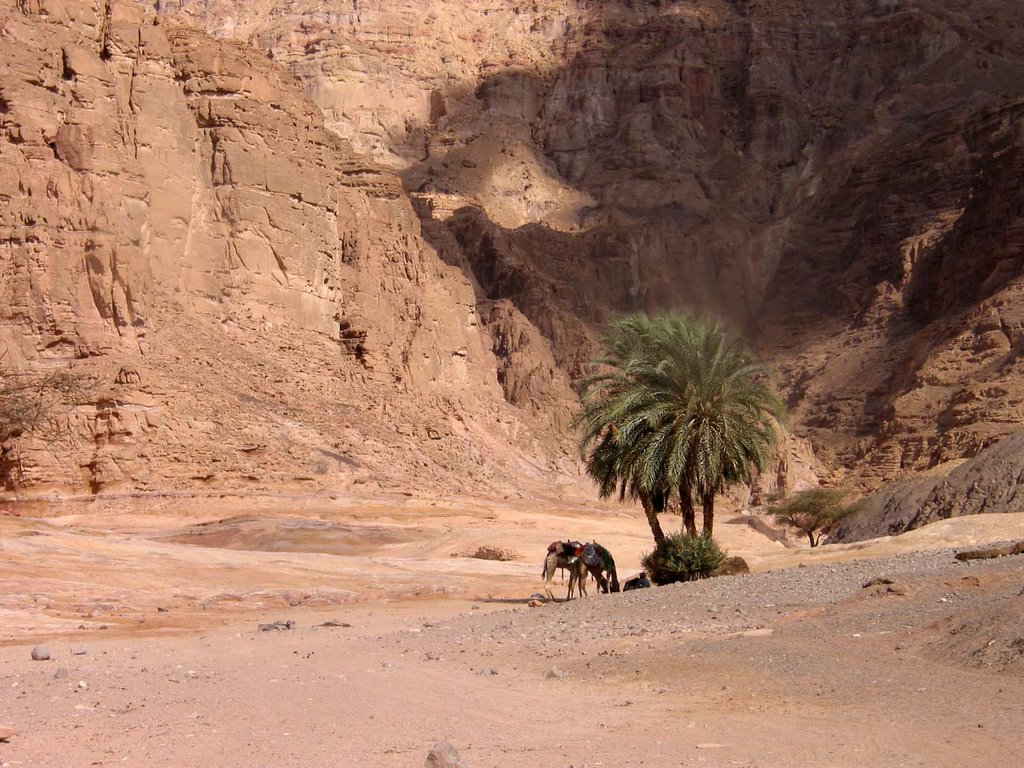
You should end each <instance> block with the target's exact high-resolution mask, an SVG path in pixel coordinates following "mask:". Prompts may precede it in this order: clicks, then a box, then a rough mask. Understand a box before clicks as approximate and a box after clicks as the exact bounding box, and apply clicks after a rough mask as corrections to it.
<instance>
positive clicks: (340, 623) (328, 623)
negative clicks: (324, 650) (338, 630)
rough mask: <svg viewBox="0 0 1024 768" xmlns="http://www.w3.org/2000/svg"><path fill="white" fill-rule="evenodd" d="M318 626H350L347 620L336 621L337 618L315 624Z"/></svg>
mask: <svg viewBox="0 0 1024 768" xmlns="http://www.w3.org/2000/svg"><path fill="white" fill-rule="evenodd" d="M317 626H318V627H351V626H352V625H351V624H349V623H348V622H347V621H338V620H337V619H329V620H327V621H325V622H324V623H323V624H317Z"/></svg>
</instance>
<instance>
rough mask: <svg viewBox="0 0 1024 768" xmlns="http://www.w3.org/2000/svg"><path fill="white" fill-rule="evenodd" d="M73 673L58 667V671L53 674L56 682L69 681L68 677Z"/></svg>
mask: <svg viewBox="0 0 1024 768" xmlns="http://www.w3.org/2000/svg"><path fill="white" fill-rule="evenodd" d="M70 674H71V671H70V670H69V669H68V668H67V667H57V671H56V672H54V673H53V679H54V680H67V678H68V675H70Z"/></svg>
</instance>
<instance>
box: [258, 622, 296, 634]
mask: <svg viewBox="0 0 1024 768" xmlns="http://www.w3.org/2000/svg"><path fill="white" fill-rule="evenodd" d="M282 629H295V622H294V621H292V620H291V619H288V620H287V621H275V622H274V623H273V624H260V632H273V631H276V630H282Z"/></svg>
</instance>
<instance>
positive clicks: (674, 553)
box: [643, 531, 726, 585]
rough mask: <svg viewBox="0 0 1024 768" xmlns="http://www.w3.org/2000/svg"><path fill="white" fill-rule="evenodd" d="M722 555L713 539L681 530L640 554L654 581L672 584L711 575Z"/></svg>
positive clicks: (721, 559)
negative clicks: (646, 552)
mask: <svg viewBox="0 0 1024 768" xmlns="http://www.w3.org/2000/svg"><path fill="white" fill-rule="evenodd" d="M725 557H726V553H725V551H724V550H723V549H722V548H721V547H720V546H718V543H717V542H716V541H715V540H714V539H712V538H710V537H707V536H704V535H697V536H691V535H690V534H688V533H686V532H685V531H681V532H679V533H676V534H673V535H672V536H669V537H668V538H667V539H666V540H665V543H664V544H660V545H658V546H657V547H656V548H655V550H654V551H653V552H651V553H649V554H646V555H644V557H643V566H644V570H645V571H647V575H648V576H649V577H650V579H651V581H653V582H654V583H655V584H659V585H661V584H672V583H673V582H676V581H695V580H697V579H706V578H708V577H709V576H714V575H715V574H716V573H718V569H719V568H721V567H722V563H723V562H725Z"/></svg>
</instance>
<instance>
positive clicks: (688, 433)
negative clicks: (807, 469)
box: [576, 315, 785, 543]
mask: <svg viewBox="0 0 1024 768" xmlns="http://www.w3.org/2000/svg"><path fill="white" fill-rule="evenodd" d="M607 349H608V354H607V355H606V356H605V357H604V358H602V359H601V360H600V361H598V363H599V364H602V365H603V366H604V368H603V370H602V372H600V373H598V374H596V375H595V376H592V377H590V378H588V379H586V380H585V381H584V384H583V387H582V389H581V401H582V403H583V407H582V409H581V411H580V413H579V414H578V416H577V420H576V424H577V426H579V427H580V428H581V431H582V437H581V441H580V450H581V452H582V454H583V456H584V459H585V461H586V466H587V470H588V472H589V473H590V474H591V476H593V477H594V478H595V479H596V480H597V481H598V484H599V487H600V489H601V492H602V495H608V494H609V493H610V492H612V491H613V490H614V489H615V488H618V489H619V491H620V496H625V495H627V494H628V495H630V496H631V497H634V498H640V499H641V500H643V497H644V495H648V496H653V495H657V494H662V495H663V497H667V495H668V494H669V493H670V492H671V493H675V494H677V495H678V498H679V505H680V509H681V511H682V516H683V528H684V529H685V530H686V532H687V533H689V534H690V535H694V536H695V535H696V533H697V531H696V521H695V512H694V509H695V502H699V503H700V504H701V508H702V512H703V531H702V532H703V534H704V535H705V536H709V537H710V536H711V535H712V534H713V532H714V503H715V496H716V495H717V494H719V493H720V492H721V491H722V490H724V489H725V488H726V487H727V486H728V485H730V484H733V483H737V482H750V481H752V480H753V478H754V476H755V474H756V473H757V472H760V471H763V470H764V469H766V468H767V466H768V464H769V461H770V460H771V458H772V456H773V455H774V452H775V449H776V445H777V442H778V431H779V427H780V425H781V424H782V422H783V420H784V417H785V408H784V406H783V404H782V401H781V400H779V398H778V397H777V396H776V395H775V393H774V392H773V391H772V390H771V389H770V387H769V386H768V377H767V371H766V370H765V368H764V367H763V366H761V365H760V364H759V363H757V361H756V360H755V359H754V358H753V355H752V354H751V353H750V351H749V349H748V348H747V347H746V346H745V345H744V344H742V343H741V342H739V341H730V340H729V339H728V337H727V336H726V333H725V331H724V329H723V328H722V327H721V326H720V325H718V324H716V323H708V322H706V321H703V320H699V319H697V318H693V317H690V316H688V315H657V316H655V317H654V318H648V317H647V316H646V315H631V316H628V317H626V318H623V319H621V320H619V321H616V322H615V323H613V324H612V325H611V329H610V334H609V340H608V342H607ZM645 512H647V513H648V521H649V522H650V521H651V519H652V517H653V519H654V520H655V521H656V520H657V517H656V515H652V514H651V513H650V512H649V511H648V510H647V508H646V506H645ZM651 528H652V532H653V531H654V530H655V527H654V525H653V523H652V525H651ZM655 540H656V541H658V534H657V533H655ZM659 543H660V541H659Z"/></svg>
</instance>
